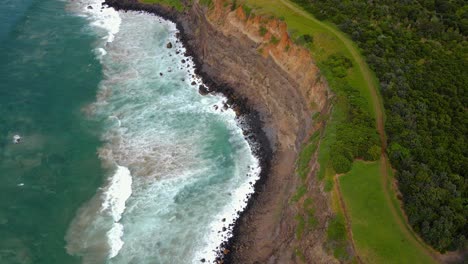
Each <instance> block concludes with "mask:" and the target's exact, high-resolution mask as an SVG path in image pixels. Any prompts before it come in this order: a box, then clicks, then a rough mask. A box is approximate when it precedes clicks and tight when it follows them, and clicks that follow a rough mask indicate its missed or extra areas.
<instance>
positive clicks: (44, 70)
mask: <svg viewBox="0 0 468 264" xmlns="http://www.w3.org/2000/svg"><path fill="white" fill-rule="evenodd" d="M101 2H102V1H99V0H75V1H59V0H22V1H18V0H6V3H5V4H3V5H2V6H0V19H1V20H2V21H1V22H2V23H1V24H0V58H1V60H0V85H1V86H0V138H1V140H0V181H1V183H2V184H0V188H1V189H0V263H47V264H51V263H138V264H145V263H148V264H149V263H200V261H201V260H202V259H204V260H205V261H206V262H207V263H212V262H213V261H214V259H215V258H216V256H217V252H219V251H220V249H219V248H218V249H217V247H219V245H220V243H221V242H223V241H225V240H226V239H227V238H228V237H230V236H231V227H232V225H231V224H232V223H233V222H234V221H235V219H236V217H237V212H238V211H239V210H242V209H243V208H244V207H245V206H246V203H247V200H246V198H245V197H246V195H248V194H250V193H252V192H253V187H252V183H254V182H255V181H256V180H257V179H258V177H259V171H260V168H259V165H258V160H257V159H256V158H255V157H254V156H253V154H252V150H251V148H250V146H249V144H248V142H247V141H246V140H245V138H244V136H243V133H242V129H241V128H240V127H239V126H238V122H237V120H236V116H235V113H234V112H233V111H232V110H231V109H226V108H225V107H223V106H224V103H225V101H226V99H225V98H223V97H222V96H218V95H206V96H202V95H200V94H199V93H198V87H199V86H200V85H204V84H203V83H202V80H201V79H200V78H199V77H198V76H196V74H195V73H194V64H193V62H192V59H191V58H190V57H185V56H184V51H185V49H184V47H183V46H182V43H180V42H179V41H178V40H177V38H176V33H177V29H176V26H175V24H173V23H172V22H170V21H166V20H163V19H162V18H159V17H156V16H154V15H150V14H146V13H140V12H127V13H125V12H117V11H115V10H113V9H112V8H108V7H103V6H102V5H101ZM168 43H171V44H172V47H171V48H168V45H167V44H168ZM14 135H20V136H21V137H22V140H21V142H20V143H19V144H14V142H13V137H14Z"/></svg>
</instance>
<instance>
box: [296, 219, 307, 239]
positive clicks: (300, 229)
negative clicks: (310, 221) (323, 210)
mask: <svg viewBox="0 0 468 264" xmlns="http://www.w3.org/2000/svg"><path fill="white" fill-rule="evenodd" d="M294 219H296V221H297V226H296V238H297V239H298V240H301V238H302V235H303V234H304V229H305V224H306V223H305V220H304V217H303V216H302V215H300V214H298V215H296V217H294Z"/></svg>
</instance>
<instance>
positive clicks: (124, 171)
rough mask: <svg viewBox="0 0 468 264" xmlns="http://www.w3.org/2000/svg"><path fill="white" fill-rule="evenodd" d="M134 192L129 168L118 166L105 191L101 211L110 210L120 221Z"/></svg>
mask: <svg viewBox="0 0 468 264" xmlns="http://www.w3.org/2000/svg"><path fill="white" fill-rule="evenodd" d="M131 194H132V176H131V175H130V171H129V170H128V168H126V167H123V166H117V171H116V172H115V174H114V175H113V176H112V177H111V179H110V181H109V185H108V186H107V187H106V191H105V192H104V193H103V200H104V201H103V203H102V208H101V212H104V211H108V212H110V214H111V215H112V218H113V219H114V221H115V222H118V221H120V218H122V213H123V212H124V210H125V202H126V201H127V199H128V198H129V197H130V195H131Z"/></svg>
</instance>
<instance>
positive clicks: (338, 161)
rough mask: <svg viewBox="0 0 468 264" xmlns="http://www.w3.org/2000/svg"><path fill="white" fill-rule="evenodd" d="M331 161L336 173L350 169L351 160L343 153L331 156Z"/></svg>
mask: <svg viewBox="0 0 468 264" xmlns="http://www.w3.org/2000/svg"><path fill="white" fill-rule="evenodd" d="M331 162H332V166H333V169H334V170H335V172H336V173H346V172H348V171H349V170H351V166H352V162H351V161H350V160H349V159H347V158H346V157H345V156H344V155H334V156H332V157H331Z"/></svg>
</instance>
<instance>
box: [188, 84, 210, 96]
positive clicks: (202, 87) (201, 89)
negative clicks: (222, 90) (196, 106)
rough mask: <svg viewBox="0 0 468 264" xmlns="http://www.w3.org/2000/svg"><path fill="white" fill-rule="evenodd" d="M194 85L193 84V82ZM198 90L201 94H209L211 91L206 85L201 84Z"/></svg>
mask: <svg viewBox="0 0 468 264" xmlns="http://www.w3.org/2000/svg"><path fill="white" fill-rule="evenodd" d="M192 85H193V84H192ZM198 92H199V93H200V94H201V95H207V94H209V93H210V91H208V88H206V87H205V86H203V85H200V86H198Z"/></svg>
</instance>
